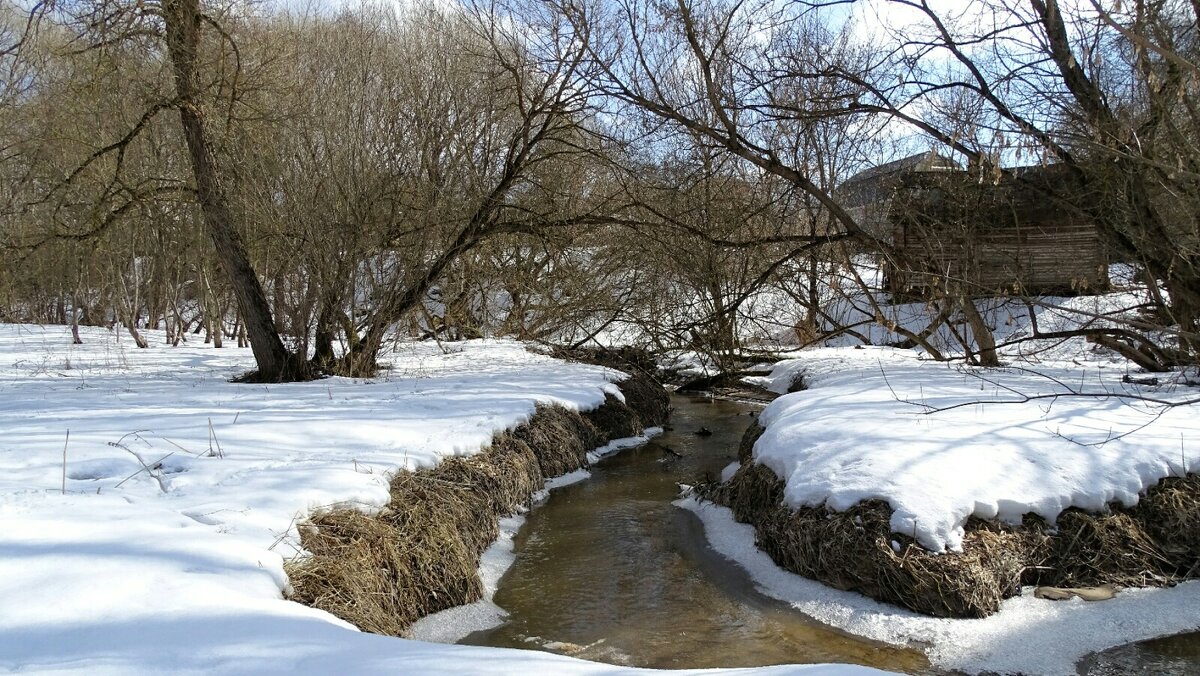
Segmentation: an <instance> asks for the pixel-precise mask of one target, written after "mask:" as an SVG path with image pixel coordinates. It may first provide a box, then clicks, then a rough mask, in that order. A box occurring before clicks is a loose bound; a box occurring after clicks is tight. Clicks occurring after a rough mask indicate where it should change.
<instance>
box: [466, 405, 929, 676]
mask: <svg viewBox="0 0 1200 676" xmlns="http://www.w3.org/2000/svg"><path fill="white" fill-rule="evenodd" d="M674 406H675V412H674V413H673V414H672V419H671V423H670V424H671V426H673V428H674V429H673V430H669V431H668V432H666V433H665V434H664V435H663V436H662V437H659V438H658V439H656V440H655V441H654V442H651V443H650V444H647V445H646V446H643V447H641V448H636V449H630V450H626V451H623V452H621V453H620V454H618V455H616V456H613V457H611V458H609V459H607V460H604V461H602V462H601V463H599V464H598V465H597V466H596V467H594V468H593V469H592V478H590V479H588V480H587V481H584V482H581V483H577V484H575V485H572V486H567V487H565V488H562V489H559V490H557V491H554V492H553V493H552V494H551V496H550V498H549V500H547V502H546V503H545V504H543V505H541V506H539V507H538V508H537V509H534V510H533V511H532V512H531V513H530V515H529V519H528V522H527V523H526V524H525V526H524V527H523V528H522V529H521V532H520V533H519V534H518V535H517V537H516V546H517V558H516V562H515V563H514V564H513V566H512V568H510V569H509V571H508V573H507V574H506V575H505V576H504V578H503V579H502V580H501V582H500V588H499V590H498V591H497V593H496V596H495V601H496V603H497V604H499V605H500V607H502V608H504V609H505V610H507V611H508V612H509V613H510V617H509V620H508V621H507V622H506V623H505V624H504V625H503V626H500V627H497V628H495V629H491V630H488V631H483V632H477V633H475V634H472V635H471V636H468V637H467V638H466V639H464V641H463V643H470V644H474V645H490V646H502V647H516V648H538V649H542V650H549V651H553V652H560V653H565V654H570V655H574V656H576V657H581V658H584V659H591V660H597V661H602V662H610V663H614V664H625V665H634V666H644V667H664V668H685V667H716V666H727V667H733V666H761V665H771V664H785V663H810V662H851V663H857V664H864V665H869V666H875V667H880V668H885V669H891V670H896V671H905V672H910V673H922V672H926V671H928V663H927V662H926V660H925V658H924V656H923V655H922V654H920V653H919V652H918V651H915V650H902V649H897V648H891V647H887V646H882V645H879V644H876V643H873V642H870V641H865V640H862V639H859V638H855V637H852V636H849V635H847V634H845V633H842V632H839V631H837V630H834V629H831V628H829V627H826V626H824V625H821V624H818V623H816V622H814V621H812V620H810V619H808V618H806V617H805V616H803V615H801V614H799V613H797V612H795V611H793V610H791V609H790V608H788V607H787V606H786V605H784V604H782V603H779V602H777V601H774V600H772V599H769V598H767V597H765V596H763V595H762V594H759V593H758V592H757V591H755V589H754V586H753V584H752V582H751V581H750V580H749V578H748V577H747V575H746V574H745V572H744V571H742V569H741V568H739V567H738V566H737V565H736V564H733V563H731V562H729V561H728V560H726V559H724V558H723V557H721V556H720V555H718V554H716V553H714V552H713V551H711V550H710V549H709V548H708V546H707V544H706V541H705V538H704V531H703V527H702V526H701V524H700V522H699V520H698V519H697V518H696V517H695V516H694V515H692V514H691V513H690V512H687V511H685V510H682V509H679V508H678V507H674V506H672V505H671V502H672V501H673V500H675V499H676V498H677V497H678V493H679V488H678V486H677V485H676V482H684V483H692V482H694V480H695V478H696V477H698V476H703V475H704V474H706V473H708V474H710V475H717V474H719V473H720V471H721V469H722V468H723V467H725V466H726V465H728V464H729V463H730V462H733V461H734V454H735V453H736V449H737V444H738V441H739V439H740V438H741V435H742V433H743V432H744V431H745V429H746V428H747V427H748V426H749V424H750V420H751V419H750V413H751V412H752V411H755V410H757V407H753V406H748V405H742V404H737V403H732V402H727V401H721V400H716V401H713V400H709V399H704V398H686V397H676V398H675V400H674ZM701 427H706V428H708V429H710V430H711V431H712V432H713V434H712V435H711V436H706V437H705V436H698V435H696V434H695V432H696V431H697V430H699V429H700V428H701ZM668 447H669V448H671V449H673V450H674V451H675V452H677V453H679V454H680V455H681V456H683V457H681V458H676V457H675V456H673V455H672V454H670V453H668V452H667V451H666V450H665V448H668Z"/></svg>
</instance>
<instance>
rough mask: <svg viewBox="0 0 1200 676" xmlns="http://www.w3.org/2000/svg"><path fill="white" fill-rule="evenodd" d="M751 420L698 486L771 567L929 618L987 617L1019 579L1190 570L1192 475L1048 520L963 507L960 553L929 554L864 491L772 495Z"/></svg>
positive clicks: (1081, 583) (1122, 579) (779, 483)
mask: <svg viewBox="0 0 1200 676" xmlns="http://www.w3.org/2000/svg"><path fill="white" fill-rule="evenodd" d="M762 433H763V428H762V427H761V426H759V425H758V424H757V423H756V424H754V425H753V426H751V428H750V429H749V430H747V431H746V434H745V436H744V437H743V439H742V443H741V446H740V447H739V449H738V460H739V462H740V463H741V468H740V469H738V471H737V473H736V474H734V476H733V477H732V478H731V479H730V480H729V481H728V482H725V483H723V484H719V485H714V486H708V487H707V488H706V489H705V490H704V493H705V495H706V497H708V498H710V499H712V500H714V501H715V502H718V503H720V504H723V505H725V506H727V507H729V508H730V509H731V510H732V511H733V514H734V516H735V518H737V520H738V521H741V522H743V523H749V524H751V525H753V526H754V528H755V532H756V534H757V540H758V546H759V547H760V548H761V549H762V550H763V551H765V552H766V553H767V554H769V555H770V556H771V558H772V559H773V560H774V561H775V562H776V563H777V564H778V565H779V566H780V567H782V568H785V569H787V570H789V571H792V572H794V573H798V574H800V575H804V576H805V577H809V578H812V579H815V580H819V581H820V582H823V583H825V584H828V585H830V586H833V587H836V588H838V589H845V590H852V591H857V592H859V593H862V594H865V595H867V596H870V597H872V598H875V599H878V600H881V601H886V602H889V603H895V604H898V605H901V606H904V607H907V608H910V609H912V610H915V611H917V612H920V613H925V614H928V615H935V616H939V617H986V616H987V615H990V614H992V613H994V612H996V611H997V610H999V608H1000V602H1001V601H1002V600H1003V599H1005V598H1008V597H1010V596H1014V595H1016V594H1017V593H1019V592H1020V589H1021V587H1022V586H1023V585H1046V586H1054V587H1091V586H1098V585H1102V584H1113V585H1118V586H1125V587H1132V586H1163V585H1170V584H1173V583H1175V582H1177V581H1181V580H1184V579H1188V578H1194V577H1200V476H1198V475H1196V474H1188V475H1187V476H1186V477H1184V478H1179V477H1169V478H1166V479H1163V480H1162V481H1160V482H1159V483H1158V484H1157V485H1155V486H1152V487H1151V488H1150V489H1149V490H1147V491H1146V492H1145V493H1144V494H1143V495H1142V498H1141V501H1140V502H1139V504H1138V505H1137V506H1136V507H1133V508H1125V507H1122V506H1120V505H1111V506H1110V509H1109V511H1108V512H1107V513H1104V514H1092V513H1087V512H1083V511H1081V510H1076V509H1069V510H1066V511H1065V512H1063V513H1062V514H1061V515H1060V516H1059V518H1058V522H1057V524H1055V526H1054V527H1051V526H1049V525H1048V524H1046V523H1045V522H1044V521H1043V520H1042V519H1040V518H1037V517H1034V516H1027V517H1026V518H1025V521H1024V523H1023V524H1021V525H1020V526H1015V527H1014V526H1009V525H1006V524H1001V523H997V522H994V521H985V520H982V519H976V518H972V519H970V520H969V521H968V522H967V524H966V537H965V539H964V541H963V551H962V553H950V554H932V553H930V552H928V551H926V550H925V549H923V548H921V547H920V546H919V545H917V544H916V542H915V541H914V540H913V539H912V538H911V537H907V536H905V535H903V534H898V533H893V532H891V528H890V519H891V513H892V510H891V508H890V507H889V506H888V505H887V504H886V503H884V502H882V501H878V500H874V501H867V502H863V503H860V504H858V505H856V506H854V507H853V508H852V509H850V510H847V511H845V512H833V511H829V510H826V509H825V508H823V507H819V508H800V509H796V510H792V509H790V508H788V507H786V506H785V505H783V489H784V482H783V480H781V479H780V478H779V477H777V476H776V475H775V474H774V472H772V471H771V470H770V469H768V468H767V467H764V466H762V465H758V464H754V463H753V460H752V452H753V448H754V442H755V441H756V440H757V439H758V437H759V436H761V435H762Z"/></svg>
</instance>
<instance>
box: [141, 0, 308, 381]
mask: <svg viewBox="0 0 1200 676" xmlns="http://www.w3.org/2000/svg"><path fill="white" fill-rule="evenodd" d="M162 11H163V21H164V23H165V25H166V34H167V52H168V53H169V55H170V59H171V64H172V66H173V68H174V71H175V89H176V94H177V96H178V105H179V120H180V123H181V124H182V126H183V133H184V138H185V139H186V141H187V146H188V154H189V156H190V159H191V165H192V173H193V175H194V177H195V181H196V193H197V198H198V200H199V202H200V209H201V212H202V213H203V216H204V225H205V229H206V230H207V231H208V235H209V237H210V238H211V239H212V242H213V246H214V247H215V249H216V253H217V260H218V261H219V262H220V264H221V268H222V269H223V270H224V272H225V275H226V277H228V279H229V285H230V287H231V288H232V289H233V292H234V297H235V298H236V299H237V303H238V308H239V309H240V310H241V314H242V318H243V320H244V324H243V325H244V328H245V330H246V332H247V334H248V335H249V339H250V347H251V349H252V350H253V352H254V361H255V363H257V365H258V373H257V375H256V378H255V379H256V380H260V381H268V382H282V381H288V380H297V379H301V378H302V377H303V376H304V369H302V368H301V367H300V363H299V360H295V359H293V358H292V355H291V354H289V353H288V351H287V349H286V348H284V346H283V341H282V340H280V338H279V332H278V331H277V330H276V327H275V323H274V322H273V321H272V319H271V308H270V305H269V304H268V302H267V297H266V294H265V293H264V292H263V287H262V283H261V282H260V281H259V279H258V275H257V274H256V273H255V272H254V268H253V266H251V264H250V256H249V254H248V253H247V251H246V247H245V245H244V244H243V242H242V236H241V233H240V232H239V231H238V228H237V226H236V223H235V221H234V215H233V211H232V210H231V209H230V208H229V203H228V199H227V197H226V194H225V189H224V187H223V186H222V185H221V180H220V178H221V177H220V171H219V169H218V166H217V159H216V157H215V155H214V154H213V152H212V148H211V147H210V145H209V141H208V134H207V131H206V129H205V124H204V109H203V106H202V104H201V101H200V98H201V92H200V78H199V73H198V72H197V64H196V59H197V54H198V47H199V38H200V21H201V19H200V8H199V3H198V0H164V2H163V3H162Z"/></svg>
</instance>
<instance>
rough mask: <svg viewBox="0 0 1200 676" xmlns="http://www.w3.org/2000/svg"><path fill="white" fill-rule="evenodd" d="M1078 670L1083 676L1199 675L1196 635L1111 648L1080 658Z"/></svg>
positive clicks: (1198, 634) (1199, 645)
mask: <svg viewBox="0 0 1200 676" xmlns="http://www.w3.org/2000/svg"><path fill="white" fill-rule="evenodd" d="M1079 667H1080V668H1079V673H1081V674H1086V675H1087V676H1121V675H1123V674H1155V675H1156V676H1159V675H1161V676H1196V674H1200V632H1193V633H1189V634H1179V635H1177V636H1168V637H1166V638H1157V639H1154V640H1153V641H1142V642H1141V643H1130V644H1129V645H1123V646H1120V647H1117V648H1112V649H1111V650H1106V651H1104V652H1102V653H1098V654H1096V655H1092V656H1091V657H1088V658H1086V659H1084V660H1083V661H1082V662H1080V665H1079Z"/></svg>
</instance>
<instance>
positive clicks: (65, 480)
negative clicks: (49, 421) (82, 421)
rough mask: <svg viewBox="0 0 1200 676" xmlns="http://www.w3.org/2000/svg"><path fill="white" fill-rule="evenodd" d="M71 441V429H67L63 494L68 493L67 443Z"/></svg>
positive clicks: (64, 444)
mask: <svg viewBox="0 0 1200 676" xmlns="http://www.w3.org/2000/svg"><path fill="white" fill-rule="evenodd" d="M70 442H71V430H70V429H68V430H67V438H66V439H65V440H64V441H63V465H62V494H63V495H66V494H67V444H68V443H70Z"/></svg>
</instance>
